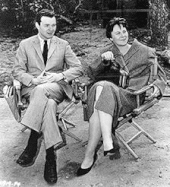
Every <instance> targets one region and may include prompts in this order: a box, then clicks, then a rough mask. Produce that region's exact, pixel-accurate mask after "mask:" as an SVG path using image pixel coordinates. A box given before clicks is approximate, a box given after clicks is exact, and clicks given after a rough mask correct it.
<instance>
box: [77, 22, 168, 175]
mask: <svg viewBox="0 0 170 187" xmlns="http://www.w3.org/2000/svg"><path fill="white" fill-rule="evenodd" d="M106 36H107V38H109V40H110V46H108V47H107V48H106V49H105V50H104V51H103V53H102V54H101V56H100V57H99V58H98V59H97V60H96V61H95V62H94V63H92V64H90V66H89V67H88V68H87V72H88V74H89V76H91V77H92V78H93V79H94V80H96V77H97V75H98V73H99V72H102V71H101V70H102V67H104V65H103V63H104V61H111V62H112V64H114V63H115V64H117V66H118V67H119V66H120V71H121V70H122V71H125V72H126V74H127V75H128V81H127V85H126V86H125V87H124V88H122V87H119V86H117V85H116V84H115V83H114V80H111V79H110V81H108V80H101V81H98V82H96V83H94V84H93V85H92V87H91V88H90V90H89V93H88V100H87V120H88V121H89V138H88V145H87V148H86V152H85V157H84V159H83V162H82V164H81V167H80V168H79V169H78V171H77V175H78V176H82V175H85V174H87V173H88V172H89V171H90V170H91V169H92V167H93V165H94V163H95V161H96V159H97V153H96V147H97V144H98V142H99V140H100V138H101V136H102V138H103V149H104V150H103V154H104V156H107V155H114V154H115V152H117V151H118V150H119V146H118V145H115V144H114V141H113V138H112V137H113V136H112V132H114V131H115V129H116V127H117V121H118V117H119V116H124V115H125V114H128V113H130V112H131V111H133V109H135V108H136V107H137V102H136V95H135V94H134V92H135V91H137V90H140V89H141V88H143V87H144V86H146V85H148V84H150V83H152V84H154V85H155V86H156V88H157V92H158V93H160V94H163V92H164V90H165V87H166V76H165V73H164V71H163V70H162V68H161V67H160V66H159V65H158V64H156V65H158V71H157V74H156V76H153V74H152V71H151V69H153V67H155V63H156V62H155V53H154V50H153V49H152V48H149V47H147V46H145V45H143V44H142V43H140V42H138V41H137V40H136V39H135V40H134V41H133V43H132V44H129V43H128V40H129V34H128V31H127V23H126V20H125V19H123V18H113V19H112V20H110V22H109V23H108V25H107V27H106ZM141 99H142V100H143V101H144V99H145V97H144V95H141Z"/></svg>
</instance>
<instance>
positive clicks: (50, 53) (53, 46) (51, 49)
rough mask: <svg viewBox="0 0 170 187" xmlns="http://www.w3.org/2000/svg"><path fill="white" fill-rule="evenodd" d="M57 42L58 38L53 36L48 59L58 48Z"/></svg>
mask: <svg viewBox="0 0 170 187" xmlns="http://www.w3.org/2000/svg"><path fill="white" fill-rule="evenodd" d="M56 42H57V40H56V39H55V38H54V37H53V38H52V39H51V44H50V48H49V51H48V59H49V58H50V57H51V55H52V54H53V52H54V50H55V49H56Z"/></svg>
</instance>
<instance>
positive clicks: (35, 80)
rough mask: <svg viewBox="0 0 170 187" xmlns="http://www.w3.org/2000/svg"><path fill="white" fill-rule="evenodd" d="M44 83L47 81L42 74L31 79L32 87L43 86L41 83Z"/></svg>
mask: <svg viewBox="0 0 170 187" xmlns="http://www.w3.org/2000/svg"><path fill="white" fill-rule="evenodd" d="M46 82H47V79H46V77H45V76H43V75H42V74H41V75H39V76H38V77H37V78H33V79H32V84H34V85H39V84H43V83H46Z"/></svg>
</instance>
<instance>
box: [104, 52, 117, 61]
mask: <svg viewBox="0 0 170 187" xmlns="http://www.w3.org/2000/svg"><path fill="white" fill-rule="evenodd" d="M101 58H102V60H114V59H115V58H114V55H113V53H112V52H111V51H107V52H105V53H103V54H102V55H101Z"/></svg>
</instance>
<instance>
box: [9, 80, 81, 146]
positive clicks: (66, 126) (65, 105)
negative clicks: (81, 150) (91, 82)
mask: <svg viewBox="0 0 170 187" xmlns="http://www.w3.org/2000/svg"><path fill="white" fill-rule="evenodd" d="M78 84H79V81H78V80H74V81H72V84H71V85H72V87H73V90H74V94H73V98H72V99H71V101H68V100H64V101H63V102H62V103H61V104H59V105H58V111H57V114H56V118H57V121H58V122H59V123H58V124H59V128H60V131H61V135H62V138H63V144H62V147H63V146H64V145H66V137H65V135H67V136H69V137H71V138H73V139H74V140H76V141H77V142H81V141H82V140H81V139H80V138H79V137H77V136H76V135H75V134H73V133H72V132H71V131H70V128H75V127H76V125H75V124H74V123H73V122H70V121H69V120H67V119H66V113H67V112H68V110H70V109H71V108H73V107H74V106H75V105H76V104H78V103H79V101H80V97H79V95H78ZM11 88H12V92H13V94H14V95H15V97H16V106H17V110H18V114H19V117H20V119H18V122H20V121H21V118H22V116H23V115H24V111H25V110H26V109H27V107H28V105H29V102H28V101H26V100H25V99H24V98H21V83H20V82H19V81H17V80H13V85H12V87H11ZM27 129H28V127H26V126H24V127H23V128H22V129H21V132H24V131H26V130H27ZM59 146H60V145H59ZM59 148H61V147H57V148H56V149H59Z"/></svg>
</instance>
